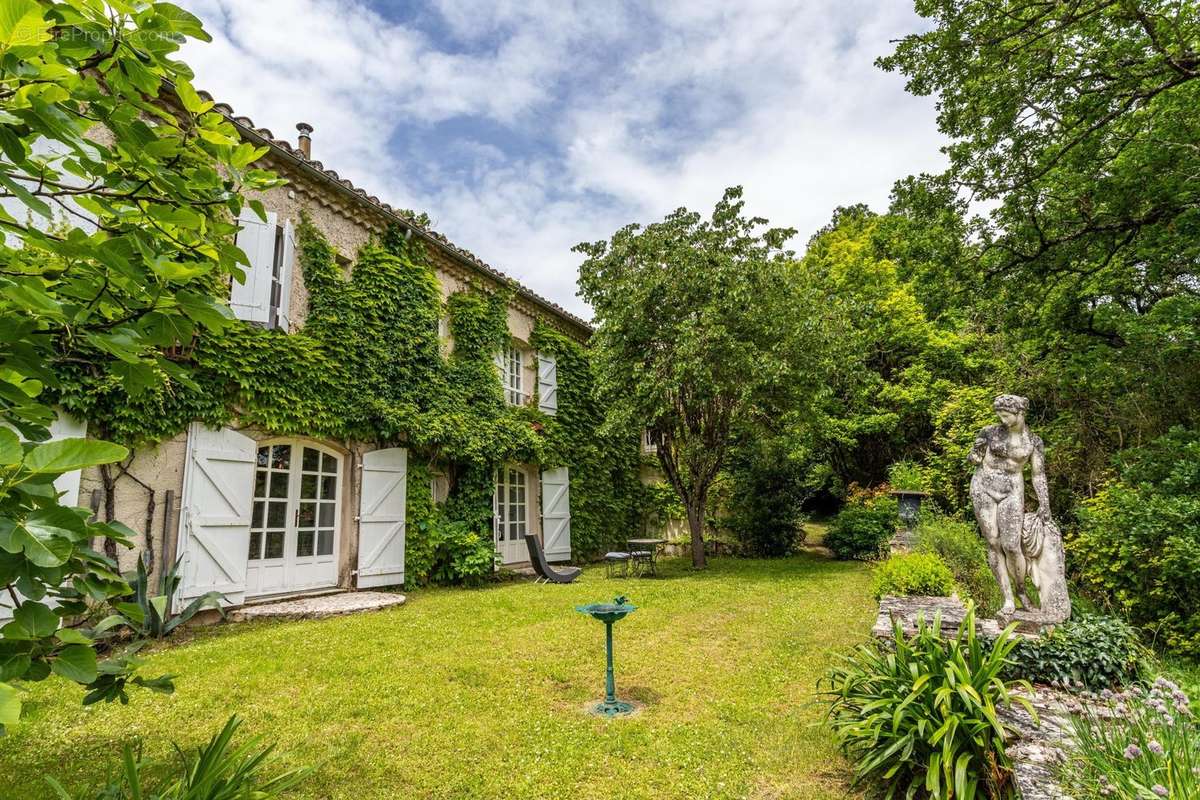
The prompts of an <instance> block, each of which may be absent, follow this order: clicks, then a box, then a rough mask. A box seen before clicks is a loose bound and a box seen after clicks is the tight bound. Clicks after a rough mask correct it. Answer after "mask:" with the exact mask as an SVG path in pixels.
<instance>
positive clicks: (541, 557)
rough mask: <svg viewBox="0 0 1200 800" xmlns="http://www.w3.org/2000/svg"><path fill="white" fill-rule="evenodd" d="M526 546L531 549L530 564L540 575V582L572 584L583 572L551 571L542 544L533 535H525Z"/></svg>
mask: <svg viewBox="0 0 1200 800" xmlns="http://www.w3.org/2000/svg"><path fill="white" fill-rule="evenodd" d="M525 546H526V547H528V548H529V563H530V564H533V571H534V572H536V573H537V574H538V580H545V581H547V582H549V583H570V582H571V581H573V580H575V579H576V578H578V577H579V573H580V572H581V571H582V570H580V569H579V567H567V568H566V569H561V570H554V569H551V568H550V565H549V564H547V563H546V554H545V553H543V552H542V543H541V542H540V541H538V538H537V537H536V536H534V535H533V534H530V533H527V534H525Z"/></svg>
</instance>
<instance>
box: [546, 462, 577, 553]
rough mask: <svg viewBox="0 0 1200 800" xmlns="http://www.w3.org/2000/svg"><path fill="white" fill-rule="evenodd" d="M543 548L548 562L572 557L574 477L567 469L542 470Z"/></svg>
mask: <svg viewBox="0 0 1200 800" xmlns="http://www.w3.org/2000/svg"><path fill="white" fill-rule="evenodd" d="M542 549H543V550H545V551H546V559H547V560H548V561H568V560H570V558H571V478H570V474H569V473H568V472H567V468H566V467H557V468H555V469H547V470H543V471H542Z"/></svg>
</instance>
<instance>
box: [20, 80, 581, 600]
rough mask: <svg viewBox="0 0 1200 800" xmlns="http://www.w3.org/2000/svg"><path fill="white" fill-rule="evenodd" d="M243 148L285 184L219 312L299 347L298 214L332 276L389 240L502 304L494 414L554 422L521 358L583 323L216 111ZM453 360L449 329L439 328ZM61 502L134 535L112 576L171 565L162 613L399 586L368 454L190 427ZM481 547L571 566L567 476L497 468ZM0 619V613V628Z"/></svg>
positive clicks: (537, 356) (65, 482)
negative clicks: (419, 247)
mask: <svg viewBox="0 0 1200 800" xmlns="http://www.w3.org/2000/svg"><path fill="white" fill-rule="evenodd" d="M215 108H216V110H218V111H220V112H222V113H223V114H224V115H225V116H226V117H228V118H229V119H230V120H231V121H232V122H233V124H234V125H235V127H236V128H237V130H238V132H239V134H240V135H241V136H242V137H243V138H244V140H245V141H247V142H250V143H252V144H254V145H256V146H266V147H267V148H268V151H267V154H266V155H265V156H264V157H263V159H262V161H261V166H262V167H263V168H265V169H270V170H273V171H275V172H276V173H277V174H279V175H280V176H281V177H283V178H286V180H287V183H286V185H284V186H280V187H277V188H274V189H271V190H269V191H266V192H264V193H262V194H260V195H258V196H254V195H251V197H252V198H253V199H258V200H261V201H262V203H263V205H264V207H265V209H266V211H267V219H266V221H265V223H264V222H263V221H262V220H261V219H260V218H259V217H258V216H257V215H255V214H254V213H253V212H252V211H250V210H249V207H247V208H246V209H245V210H244V211H243V214H242V217H241V231H240V233H239V235H238V239H237V244H238V246H239V247H240V248H241V249H242V250H243V251H244V252H245V253H246V255H247V258H248V260H249V263H250V265H251V268H250V269H249V270H248V271H247V273H246V278H245V281H244V282H240V283H239V282H235V283H234V285H233V286H232V290H231V295H230V297H229V302H230V307H231V308H232V310H233V311H234V314H235V315H236V316H237V317H238V318H239V319H241V320H244V321H245V323H246V324H252V325H260V326H264V327H268V328H274V329H278V330H281V331H284V332H295V331H298V330H299V329H300V328H301V327H302V326H303V325H304V323H305V319H306V315H307V312H308V297H309V295H308V291H307V290H306V287H305V283H304V277H303V274H302V270H300V269H298V268H297V254H298V242H297V232H296V231H297V226H298V224H299V220H300V218H301V214H302V213H304V214H306V215H307V216H308V218H309V219H310V220H311V222H312V223H313V224H314V225H315V227H316V228H317V229H319V231H320V232H321V234H322V235H323V236H324V237H325V238H326V240H327V241H328V242H329V243H331V244H332V245H333V246H334V247H335V248H336V250H337V254H338V261H339V263H340V264H342V265H343V266H344V267H345V268H346V269H349V265H350V264H351V263H352V260H353V257H354V255H355V253H356V251H357V250H358V248H359V247H360V246H361V245H363V244H364V243H366V242H367V241H368V240H369V239H370V238H371V237H373V236H378V235H380V234H381V233H382V232H383V231H385V230H386V229H387V228H388V227H389V226H396V227H398V228H399V229H400V230H402V231H403V232H404V234H405V235H406V236H409V237H415V238H416V239H417V240H418V241H420V242H421V243H423V244H424V246H425V251H426V253H427V257H428V259H429V262H430V263H431V265H432V266H433V268H434V271H435V274H436V278H437V281H438V283H439V285H440V289H441V292H442V298H443V300H444V299H446V298H447V297H449V296H450V295H451V294H453V293H455V292H457V291H460V290H463V289H466V288H467V287H472V288H474V289H476V290H482V291H484V292H498V291H501V290H504V291H505V292H506V293H508V296H509V297H510V298H511V299H510V300H509V301H508V308H507V321H508V332H509V335H510V341H509V342H508V344H507V346H506V347H505V348H504V349H503V351H502V352H499V353H496V354H495V363H496V366H497V368H498V369H497V371H498V378H497V380H499V381H501V382H502V387H503V392H504V395H505V398H506V400H507V402H508V403H510V404H513V405H536V406H537V407H538V408H539V409H540V410H541V411H542V412H544V413H546V414H555V413H556V409H557V400H556V398H557V394H558V383H557V380H558V378H557V368H556V364H555V361H554V358H553V357H552V356H548V355H546V354H541V353H538V352H536V351H535V350H534V349H533V347H532V346H531V344H530V342H531V336H532V333H533V330H534V326H535V324H542V325H548V326H551V327H552V328H553V329H555V330H556V331H558V332H559V333H561V334H564V335H566V336H568V337H570V338H571V339H573V340H575V341H577V342H580V343H585V342H586V341H587V339H588V337H589V335H590V333H591V328H590V327H589V325H588V323H587V322H585V321H584V320H582V319H580V318H579V317H576V316H574V315H572V314H571V313H569V312H567V311H566V310H564V309H563V308H561V307H560V306H558V305H556V304H555V303H553V302H551V301H550V300H548V299H546V298H544V297H541V296H539V295H538V294H536V293H534V292H533V291H531V290H530V289H528V288H526V287H524V286H521V285H520V284H518V283H517V282H516V281H514V280H513V279H511V278H509V277H507V276H506V275H504V274H503V273H501V272H499V271H498V270H496V269H494V268H492V267H490V266H488V265H487V264H486V263H484V262H483V261H482V260H480V259H479V258H478V257H476V256H475V255H473V254H471V253H470V252H468V251H466V250H464V249H462V248H460V247H458V246H456V245H455V244H453V243H452V242H450V241H449V240H448V239H447V238H446V237H444V236H442V235H440V234H438V233H435V232H433V231H431V230H427V229H425V228H423V227H422V226H420V225H419V224H417V223H416V222H414V221H413V220H412V219H411V218H410V217H408V216H406V215H404V214H401V213H400V212H399V211H398V210H397V209H394V208H392V207H391V206H389V205H388V204H387V203H384V202H383V201H381V200H379V199H378V198H377V197H374V196H372V195H370V194H368V193H367V192H366V191H364V190H363V189H361V188H358V187H356V186H355V185H354V184H352V183H351V182H350V181H348V180H346V179H344V178H341V177H340V176H339V175H338V173H337V172H335V171H333V170H331V169H327V168H325V166H324V165H323V164H322V163H321V162H320V161H319V160H315V159H314V158H313V157H312V151H311V134H312V128H311V127H310V126H307V125H305V124H303V123H302V124H300V125H298V126H297V128H298V129H299V131H300V136H299V138H298V142H297V143H296V144H294V145H293V144H291V143H289V142H286V141H282V140H280V139H277V138H276V137H275V136H274V135H273V134H272V132H271V131H269V130H267V129H265V128H259V127H256V126H255V125H254V123H253V122H252V121H251V120H250V119H249V118H247V117H245V116H239V115H236V114H235V113H234V111H233V109H232V108H230V107H229V106H227V105H224V104H217V105H216V107H215ZM439 337H440V338H441V339H442V340H443V347H444V348H446V349H449V348H452V347H453V343H452V342H451V341H448V340H449V338H450V333H449V325H448V323H446V321H445V320H443V321H442V324H440V325H439ZM53 433H54V435H55V436H56V437H67V436H82V435H86V433H87V425H86V422H85V421H82V420H76V419H73V418H71V417H69V416H66V415H65V414H64V415H62V416H61V417H60V419H59V420H58V423H57V424H56V426H55V427H54V429H53ZM58 487H59V489H60V491H66V492H67V494H66V497H65V500H66V501H67V502H71V501H72V499H73V498H74V497H76V496H77V497H78V501H77V504H78V505H80V506H84V507H87V506H90V507H92V509H93V510H94V511H97V512H98V513H99V512H100V511H101V510H102V508H103V507H104V506H106V505H108V506H109V508H110V509H111V510H115V514H114V516H115V519H117V520H120V521H122V522H124V523H125V524H126V525H127V526H128V527H129V528H131V529H132V530H133V531H135V533H137V534H138V537H139V538H138V540H137V542H138V548H137V549H135V550H134V551H125V552H122V553H120V562H121V567H122V569H123V570H128V569H131V568H132V567H133V565H134V564H135V563H136V561H135V560H136V559H137V558H139V557H141V558H144V560H146V561H147V562H149V566H150V567H151V569H152V572H153V573H156V574H158V573H161V571H162V570H163V569H165V568H168V567H169V566H170V565H172V564H174V563H175V561H176V560H180V561H181V574H182V579H183V583H182V586H181V588H180V591H179V594H178V596H177V597H176V598H175V601H176V603H177V604H183V603H186V602H187V601H188V600H189V599H191V598H194V597H198V596H200V595H202V594H204V593H206V592H210V591H216V592H219V593H221V594H222V595H223V596H224V597H225V598H226V600H227V601H228V604H229V605H230V606H237V605H241V604H244V603H249V602H254V601H260V600H264V599H268V598H270V599H273V598H280V597H286V596H289V595H299V594H305V593H314V592H324V591H330V590H336V589H364V588H369V587H381V586H393V585H398V584H401V583H403V582H404V580H405V532H406V519H405V517H406V494H407V491H408V451H407V449H406V448H404V447H383V448H380V447H378V446H377V445H375V444H372V443H369V442H356V441H349V442H347V441H330V440H325V439H321V438H317V437H305V436H288V437H281V436H276V435H274V434H273V433H272V432H271V431H266V430H259V429H255V428H244V427H239V426H237V425H236V423H234V424H231V425H228V426H225V427H222V428H220V429H215V430H214V429H210V428H207V427H205V426H204V425H202V424H200V423H193V424H192V425H191V426H190V427H189V428H188V429H187V430H186V431H185V432H183V433H180V434H178V435H176V436H175V437H174V438H171V439H169V440H167V441H164V442H162V443H161V444H160V445H158V446H156V447H152V448H143V449H141V450H138V451H136V452H135V454H134V457H133V459H132V461H131V462H130V463H129V465H128V467H126V468H125V470H124V472H123V473H122V475H121V480H120V481H118V482H116V484H115V485H113V487H112V489H113V490H112V496H111V497H105V496H104V492H103V482H102V480H101V475H100V472H99V470H97V469H91V470H86V471H83V473H82V474H80V473H78V472H76V473H73V474H69V475H65V476H63V478H62V479H60V481H59V483H58ZM447 491H448V486H447V480H446V478H445V476H440V475H438V474H436V473H435V474H434V475H433V478H432V494H433V498H434V500H435V501H438V500H443V499H444V498H445V496H446V493H447ZM493 509H494V522H493V526H492V527H493V536H494V540H495V544H496V548H497V552H498V554H499V557H498V560H499V561H500V562H502V563H503V564H505V565H515V564H521V563H523V562H527V560H528V555H527V550H526V546H525V542H524V540H523V539H522V536H523V535H524V534H525V533H531V534H534V535H537V536H539V537H541V538H542V541H543V544H544V548H545V551H546V554H547V557H548V558H549V559H551V560H566V559H569V558H570V557H571V500H570V474H569V471H568V469H567V468H566V467H557V468H554V469H545V470H543V469H542V468H541V467H540V466H539V465H537V464H519V463H518V464H505V465H504V466H503V467H501V468H499V469H497V471H496V476H495V492H494V503H493ZM3 611H4V609H2V608H0V615H2V614H3Z"/></svg>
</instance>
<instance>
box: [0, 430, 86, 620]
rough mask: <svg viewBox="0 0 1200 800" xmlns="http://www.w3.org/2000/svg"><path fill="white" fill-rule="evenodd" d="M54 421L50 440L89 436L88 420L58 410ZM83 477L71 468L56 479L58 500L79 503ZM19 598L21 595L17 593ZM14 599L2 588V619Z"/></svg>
mask: <svg viewBox="0 0 1200 800" xmlns="http://www.w3.org/2000/svg"><path fill="white" fill-rule="evenodd" d="M56 413H57V415H58V416H56V417H55V418H54V421H53V422H51V423H50V438H49V439H48V441H51V442H53V441H55V440H56V439H82V438H84V437H85V436H87V420H80V419H75V417H72V416H70V415H69V414H67V413H66V412H65V411H62V410H58V411H57V412H56ZM81 477H82V471H81V470H77V469H75V470H71V471H70V472H64V473H63V474H62V475H59V476H58V477H57V478H55V479H54V489H55V491H57V492H58V502H59V503H60V504H62V505H64V506H78V505H79V480H80V478H81ZM17 597H18V599H20V598H21V595H20V594H18V595H17ZM42 602H44V603H47V604H48V605H50V606H51V607H53V606H54V605H55V602H54V600H53V599H52V598H44V599H43V600H42ZM12 610H13V599H12V596H11V595H10V594H9V593H8V592H6V591H3V590H2V589H0V621H3V620H7V619H10V618H11V617H12Z"/></svg>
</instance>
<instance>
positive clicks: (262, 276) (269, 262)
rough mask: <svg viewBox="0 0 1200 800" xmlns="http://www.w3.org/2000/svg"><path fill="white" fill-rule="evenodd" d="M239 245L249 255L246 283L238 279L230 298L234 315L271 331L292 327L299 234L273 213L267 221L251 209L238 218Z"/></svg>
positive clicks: (245, 267)
mask: <svg viewBox="0 0 1200 800" xmlns="http://www.w3.org/2000/svg"><path fill="white" fill-rule="evenodd" d="M238 224H239V225H240V226H241V230H239V231H238V235H237V246H238V247H239V248H240V249H241V250H242V252H243V253H245V254H246V260H247V261H249V262H250V263H249V266H247V265H244V264H243V265H242V271H243V272H244V273H245V276H244V279H243V280H240V281H238V280H235V281H234V282H233V288H232V290H231V292H230V296H229V305H230V308H232V309H233V313H234V316H236V317H237V318H238V319H244V320H246V321H248V322H258V323H260V324H262V325H265V326H266V327H268V328H281V329H282V330H284V331H287V330H289V329H290V327H291V320H290V307H289V306H290V302H289V300H290V295H291V291H290V290H291V281H292V266H293V264H294V262H295V259H296V233H295V229H294V227H293V226H292V223H291V221H290V220H284V221H283V222H282V223H280V221H279V219H278V217H277V215H276V214H275V212H273V211H268V212H267V219H266V221H265V222H264V221H263V220H261V219H259V217H258V215H257V214H255V213H254V212H253V211H252V210H251V209H250V207H249V206H247V207H245V208H243V209H242V213H241V216H240V217H239V218H238Z"/></svg>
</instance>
